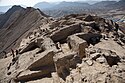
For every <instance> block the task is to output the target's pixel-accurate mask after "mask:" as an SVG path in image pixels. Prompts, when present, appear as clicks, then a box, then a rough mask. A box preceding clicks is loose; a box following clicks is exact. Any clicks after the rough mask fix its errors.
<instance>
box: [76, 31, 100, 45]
mask: <svg viewBox="0 0 125 83" xmlns="http://www.w3.org/2000/svg"><path fill="white" fill-rule="evenodd" d="M75 35H77V36H78V37H80V38H81V39H83V40H85V41H87V43H88V44H93V45H95V44H96V43H98V42H99V41H100V39H101V38H102V36H101V35H100V34H98V33H77V34H75Z"/></svg>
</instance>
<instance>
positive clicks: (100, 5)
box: [92, 1, 117, 9]
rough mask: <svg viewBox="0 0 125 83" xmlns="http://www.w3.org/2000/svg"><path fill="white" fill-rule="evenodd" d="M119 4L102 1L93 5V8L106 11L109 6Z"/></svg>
mask: <svg viewBox="0 0 125 83" xmlns="http://www.w3.org/2000/svg"><path fill="white" fill-rule="evenodd" d="M115 3H117V2H116V1H101V2H97V3H95V4H93V5H92V6H93V7H94V8H99V9H104V8H107V6H109V5H111V4H115Z"/></svg>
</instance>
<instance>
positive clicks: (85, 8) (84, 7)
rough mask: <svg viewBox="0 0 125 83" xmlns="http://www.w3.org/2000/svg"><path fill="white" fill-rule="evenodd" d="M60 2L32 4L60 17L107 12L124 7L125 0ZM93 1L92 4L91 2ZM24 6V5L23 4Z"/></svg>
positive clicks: (5, 8) (1, 9) (2, 8)
mask: <svg viewBox="0 0 125 83" xmlns="http://www.w3.org/2000/svg"><path fill="white" fill-rule="evenodd" d="M90 2H91V1H89V2H87V3H86V2H66V1H63V2H60V3H48V2H39V3H37V4H35V5H34V8H39V9H40V10H42V11H43V12H45V14H47V15H50V16H53V17H60V16H63V15H67V14H75V13H94V12H96V13H98V12H107V11H109V10H112V9H125V0H120V1H100V2H91V3H90ZM92 3H94V4H92ZM10 7H11V6H3V7H0V12H5V11H7V10H8V9H9V8H10ZM23 7H25V6H23Z"/></svg>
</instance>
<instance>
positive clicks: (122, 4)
mask: <svg viewBox="0 0 125 83" xmlns="http://www.w3.org/2000/svg"><path fill="white" fill-rule="evenodd" d="M108 7H110V8H112V9H125V0H120V1H119V2H116V3H114V4H111V5H108Z"/></svg>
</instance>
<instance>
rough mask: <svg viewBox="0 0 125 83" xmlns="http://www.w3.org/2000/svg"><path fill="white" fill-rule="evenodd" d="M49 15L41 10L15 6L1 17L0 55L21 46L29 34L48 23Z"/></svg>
mask: <svg viewBox="0 0 125 83" xmlns="http://www.w3.org/2000/svg"><path fill="white" fill-rule="evenodd" d="M46 18H47V15H45V14H43V13H42V12H41V11H40V10H38V9H34V8H31V7H28V8H26V9H24V8H22V7H21V6H13V7H12V8H11V9H9V10H8V11H7V12H6V13H5V14H2V15H0V55H2V54H3V51H4V52H9V51H10V49H14V48H16V47H17V46H19V43H20V41H21V40H22V37H25V36H26V34H27V32H30V30H32V29H34V28H37V27H38V26H40V25H42V24H44V22H47V20H42V19H46Z"/></svg>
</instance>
